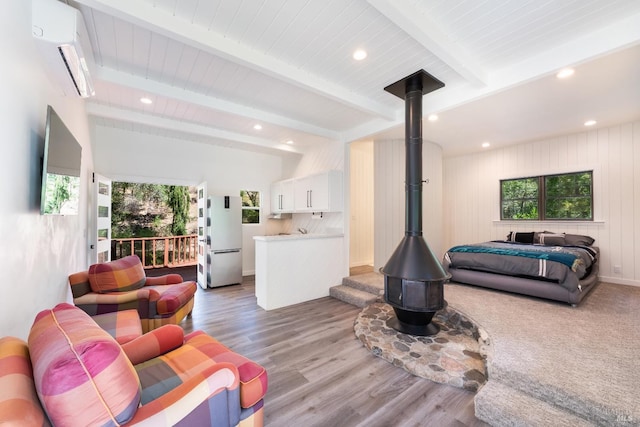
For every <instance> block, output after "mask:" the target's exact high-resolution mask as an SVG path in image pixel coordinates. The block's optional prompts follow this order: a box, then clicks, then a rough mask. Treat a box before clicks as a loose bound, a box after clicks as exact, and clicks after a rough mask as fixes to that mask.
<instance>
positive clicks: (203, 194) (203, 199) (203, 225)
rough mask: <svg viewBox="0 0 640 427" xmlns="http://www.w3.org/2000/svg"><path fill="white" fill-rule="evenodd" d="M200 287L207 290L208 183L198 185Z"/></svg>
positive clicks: (198, 279)
mask: <svg viewBox="0 0 640 427" xmlns="http://www.w3.org/2000/svg"><path fill="white" fill-rule="evenodd" d="M197 189H198V275H197V281H198V285H200V287H201V288H202V289H207V254H208V252H209V250H208V247H207V218H208V217H209V215H208V213H207V183H206V182H203V183H202V184H200V185H198V187H197Z"/></svg>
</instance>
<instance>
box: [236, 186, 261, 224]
mask: <svg viewBox="0 0 640 427" xmlns="http://www.w3.org/2000/svg"><path fill="white" fill-rule="evenodd" d="M240 197H241V198H242V223H243V224H259V223H260V192H259V191H244V190H242V191H240Z"/></svg>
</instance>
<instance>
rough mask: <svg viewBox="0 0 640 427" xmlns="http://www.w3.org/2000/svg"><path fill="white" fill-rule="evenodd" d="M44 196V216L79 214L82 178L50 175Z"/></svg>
mask: <svg viewBox="0 0 640 427" xmlns="http://www.w3.org/2000/svg"><path fill="white" fill-rule="evenodd" d="M43 196H44V200H43V203H44V207H43V213H44V214H77V213H78V200H79V197H80V178H78V177H76V176H69V175H58V174H52V173H48V174H47V176H46V181H45V191H44V194H43Z"/></svg>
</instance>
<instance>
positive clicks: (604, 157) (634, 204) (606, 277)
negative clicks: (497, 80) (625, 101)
mask: <svg viewBox="0 0 640 427" xmlns="http://www.w3.org/2000/svg"><path fill="white" fill-rule="evenodd" d="M581 170H593V171H594V211H595V221H594V222H580V223H573V222H559V221H555V222H517V221H499V219H500V207H499V204H500V191H499V180H500V179H503V178H513V177H524V176H531V175H540V174H553V173H562V172H574V171H581ZM443 212H444V221H443V224H444V230H445V231H444V242H445V245H444V248H445V249H446V248H448V247H450V246H453V245H458V244H464V243H473V242H481V241H486V240H493V239H502V238H504V237H505V236H506V235H507V234H508V233H509V231H512V230H514V231H541V230H549V231H554V232H567V233H577V234H588V235H590V236H592V237H593V238H595V239H596V243H595V245H596V246H599V247H600V253H601V260H600V262H601V264H600V277H601V280H602V281H607V282H613V283H621V284H630V285H636V286H640V121H637V122H633V123H626V124H622V125H618V126H612V127H608V128H602V129H595V130H592V131H588V132H581V133H577V134H572V135H565V136H560V137H555V138H550V139H545V140H542V141H535V142H530V143H524V144H520V145H516V146H510V147H506V148H499V149H492V150H490V151H485V152H482V153H478V154H472V155H466V156H460V157H454V158H447V159H445V160H444V210H443ZM616 267H619V268H616Z"/></svg>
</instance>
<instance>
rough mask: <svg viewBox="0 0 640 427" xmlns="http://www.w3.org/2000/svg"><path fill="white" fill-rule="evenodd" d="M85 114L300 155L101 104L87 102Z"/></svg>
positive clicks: (274, 144) (265, 142)
mask: <svg viewBox="0 0 640 427" xmlns="http://www.w3.org/2000/svg"><path fill="white" fill-rule="evenodd" d="M86 110H87V114H89V115H90V116H97V117H105V118H109V119H113V120H118V121H123V122H127V123H136V124H141V125H146V126H151V127H155V128H159V129H166V130H170V131H176V132H184V133H188V134H193V135H201V136H205V137H211V138H217V139H222V140H226V141H234V142H239V143H242V144H250V145H255V146H259V147H263V148H270V149H274V150H279V151H286V152H294V153H300V151H299V150H297V149H296V148H295V147H292V146H290V145H286V144H281V143H279V142H277V141H271V140H268V139H264V138H258V137H255V136H250V135H244V134H239V133H236V132H229V131H225V130H221V129H215V128H211V127H209V126H204V125H199V124H196V123H188V122H183V121H179V120H173V119H168V118H166V117H160V116H154V115H151V114H145V113H140V112H137V111H131V110H125V109H122V108H114V107H110V106H107V105H103V104H96V103H92V102H88V103H87V104H86Z"/></svg>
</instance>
